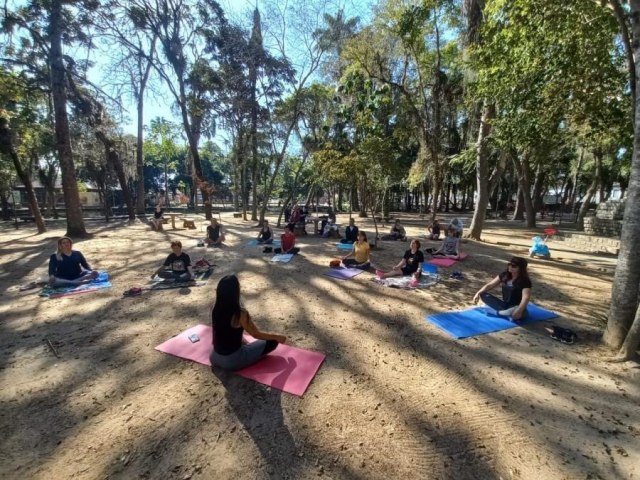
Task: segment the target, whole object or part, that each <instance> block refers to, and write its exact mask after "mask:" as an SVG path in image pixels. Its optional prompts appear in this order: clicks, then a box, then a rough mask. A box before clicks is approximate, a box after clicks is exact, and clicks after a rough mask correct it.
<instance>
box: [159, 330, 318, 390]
mask: <svg viewBox="0 0 640 480" xmlns="http://www.w3.org/2000/svg"><path fill="white" fill-rule="evenodd" d="M194 333H195V334H197V335H198V337H200V341H198V342H195V343H192V342H191V340H189V336H190V335H192V334H194ZM245 339H247V340H248V341H253V340H255V339H254V338H252V337H251V336H250V335H246V334H245ZM212 348H213V331H212V329H211V326H210V325H196V326H195V327H191V328H189V329H187V330H185V331H184V332H182V333H179V334H178V335H176V336H175V337H173V338H170V339H169V340H167V341H166V342H164V343H161V344H160V345H158V346H157V347H156V350H158V351H160V352H163V353H168V354H169V355H174V356H176V357H180V358H184V359H186V360H191V361H194V362H198V363H201V364H203V365H208V366H211V362H210V361H209V354H210V353H211V350H212ZM325 358H326V356H325V355H324V354H322V353H319V352H312V351H310V350H303V349H301V348H296V347H292V346H290V345H282V344H281V345H278V348H276V349H275V350H274V351H273V352H271V353H269V354H268V355H266V356H265V357H264V358H263V359H261V360H259V361H258V362H257V363H255V364H253V365H251V366H249V367H246V368H243V369H242V370H237V371H235V372H234V373H235V374H237V375H240V376H241V377H244V378H248V379H250V380H254V381H256V382H258V383H262V384H264V385H268V386H270V387H273V388H277V389H278V390H282V391H283V392H287V393H291V394H293V395H298V396H299V397H301V396H302V395H303V394H304V392H305V391H306V390H307V387H308V386H309V384H310V383H311V380H313V377H314V376H315V374H316V372H317V371H318V369H319V368H320V365H321V364H322V362H323V361H324V359H325Z"/></svg>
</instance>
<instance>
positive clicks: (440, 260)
mask: <svg viewBox="0 0 640 480" xmlns="http://www.w3.org/2000/svg"><path fill="white" fill-rule="evenodd" d="M465 258H467V254H466V253H461V254H460V260H464V259H465ZM457 261H458V260H454V259H453V258H445V257H434V258H432V259H431V260H429V261H428V262H427V263H430V264H431V265H437V266H438V267H450V266H451V265H454V264H455V263H456V262H457Z"/></svg>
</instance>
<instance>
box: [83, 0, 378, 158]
mask: <svg viewBox="0 0 640 480" xmlns="http://www.w3.org/2000/svg"><path fill="white" fill-rule="evenodd" d="M219 3H220V5H221V6H222V7H223V9H224V11H225V14H226V16H227V17H228V18H229V19H230V20H232V21H235V22H239V23H244V24H247V25H250V24H251V15H252V12H253V9H254V8H255V6H256V1H255V0H253V1H250V0H219ZM318 3H322V4H324V8H325V11H326V12H328V13H330V14H332V15H335V13H336V12H337V11H338V9H339V8H344V10H345V12H346V15H347V17H354V16H358V17H360V18H361V20H365V21H366V19H368V18H370V15H371V13H370V12H371V3H372V2H371V0H320V1H319V2H318ZM257 4H258V8H259V9H260V11H261V13H262V12H264V11H265V9H266V8H268V6H273V4H274V2H273V1H271V2H268V1H258V2H257ZM269 4H270V5H269ZM263 15H264V13H263ZM263 23H264V16H263ZM361 23H362V22H361ZM266 41H267V39H265V42H266ZM98 63H100V62H99V60H98ZM91 76H92V77H93V76H95V77H97V78H95V79H92V80H94V81H95V82H96V83H98V84H100V83H101V81H100V77H101V76H104V74H102V73H100V67H98V68H97V70H96V71H95V73H94V75H91ZM155 89H156V90H157V93H156V94H153V93H151V94H149V95H148V96H147V98H146V99H145V124H147V125H148V124H149V122H150V121H151V120H152V119H154V118H156V117H164V118H166V119H168V120H170V121H174V122H177V123H179V122H180V117H179V115H178V114H177V112H175V113H174V112H172V106H173V97H172V95H171V94H170V92H168V91H167V89H166V87H165V86H164V85H162V84H161V83H160V81H159V80H158V79H157V78H156V79H155ZM122 101H123V103H124V107H125V109H126V110H127V112H125V118H123V120H122V123H121V127H122V130H123V131H124V133H130V134H134V135H135V134H136V130H137V127H136V107H135V103H134V102H133V100H132V99H128V98H126V97H123V98H122ZM215 141H216V143H218V144H219V145H220V146H221V147H223V143H224V132H219V134H218V135H217V136H216V139H215ZM223 148H224V147H223Z"/></svg>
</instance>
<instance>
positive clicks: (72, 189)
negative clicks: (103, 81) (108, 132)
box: [49, 0, 87, 237]
mask: <svg viewBox="0 0 640 480" xmlns="http://www.w3.org/2000/svg"><path fill="white" fill-rule="evenodd" d="M62 3H63V2H62V0H53V1H52V2H51V6H50V9H51V10H50V12H51V13H50V17H49V38H50V41H51V50H50V55H49V56H50V71H51V95H52V98H53V110H54V118H55V135H56V149H57V151H58V159H59V161H60V170H61V171H62V190H63V192H64V203H65V208H66V211H67V235H68V236H71V237H84V236H86V235H87V230H86V228H85V225H84V219H83V218H82V207H81V205H80V194H79V192H78V184H77V183H76V169H75V166H74V164H73V152H72V150H71V136H70V134H69V118H68V116H67V92H66V87H65V67H64V62H63V60H62V22H63V19H62Z"/></svg>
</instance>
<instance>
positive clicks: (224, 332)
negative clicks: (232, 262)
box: [210, 275, 287, 370]
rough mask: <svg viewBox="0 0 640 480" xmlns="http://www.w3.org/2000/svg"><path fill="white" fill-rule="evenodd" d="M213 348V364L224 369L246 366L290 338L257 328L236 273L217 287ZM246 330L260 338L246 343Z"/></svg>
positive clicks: (212, 312) (213, 314)
mask: <svg viewBox="0 0 640 480" xmlns="http://www.w3.org/2000/svg"><path fill="white" fill-rule="evenodd" d="M211 326H212V327H213V351H212V352H211V356H210V360H211V364H212V365H215V366H218V367H220V368H223V369H225V370H238V369H240V368H244V367H247V366H249V365H251V364H253V363H255V362H257V361H258V360H260V358H262V357H263V356H264V355H266V354H267V353H269V352H272V351H273V350H275V349H276V347H277V346H278V344H279V343H285V342H286V340H287V337H285V336H284V335H275V334H271V333H264V332H261V331H260V330H258V328H257V327H256V326H255V324H254V323H253V321H252V320H251V316H250V315H249V312H247V310H245V309H244V308H242V306H241V305H240V282H239V281H238V277H236V276H235V275H227V276H226V277H223V278H221V279H220V282H218V287H217V288H216V303H215V305H214V306H213V310H212V311H211ZM245 330H246V331H247V333H248V334H249V335H251V336H252V337H254V338H256V339H257V340H256V341H254V342H251V343H243V339H242V334H243V333H244V331H245Z"/></svg>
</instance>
